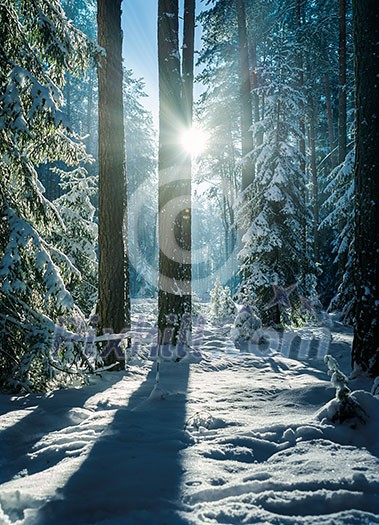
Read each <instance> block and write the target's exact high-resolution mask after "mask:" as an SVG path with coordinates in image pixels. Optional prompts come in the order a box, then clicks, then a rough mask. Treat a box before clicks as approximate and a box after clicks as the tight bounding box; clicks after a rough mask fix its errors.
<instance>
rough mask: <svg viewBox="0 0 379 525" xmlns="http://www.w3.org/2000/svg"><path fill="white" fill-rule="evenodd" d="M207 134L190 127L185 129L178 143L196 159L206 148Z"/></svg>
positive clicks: (199, 129)
mask: <svg viewBox="0 0 379 525" xmlns="http://www.w3.org/2000/svg"><path fill="white" fill-rule="evenodd" d="M207 142H208V134H207V133H206V131H204V130H203V129H201V128H197V127H192V128H189V129H185V130H184V131H183V132H182V134H181V137H180V143H181V145H182V147H183V149H184V150H185V151H186V152H187V153H189V154H190V155H192V156H193V157H198V156H199V155H201V154H202V153H203V152H204V150H205V149H206V147H207Z"/></svg>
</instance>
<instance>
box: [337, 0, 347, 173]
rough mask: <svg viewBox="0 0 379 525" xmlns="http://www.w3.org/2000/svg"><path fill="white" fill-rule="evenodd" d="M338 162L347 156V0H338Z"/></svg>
mask: <svg viewBox="0 0 379 525" xmlns="http://www.w3.org/2000/svg"><path fill="white" fill-rule="evenodd" d="M338 6H339V38H338V162H339V163H341V162H343V161H344V160H345V157H346V0H338Z"/></svg>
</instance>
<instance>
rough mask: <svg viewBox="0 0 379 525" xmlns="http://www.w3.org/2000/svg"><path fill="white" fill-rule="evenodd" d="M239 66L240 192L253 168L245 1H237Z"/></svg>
mask: <svg viewBox="0 0 379 525" xmlns="http://www.w3.org/2000/svg"><path fill="white" fill-rule="evenodd" d="M237 15H238V40H239V65H240V97H241V146H242V157H243V162H242V191H243V190H245V189H246V188H247V187H248V186H249V185H250V184H251V183H252V181H253V178H254V166H253V163H252V161H251V160H250V159H249V157H247V155H249V153H251V151H252V150H253V146H254V145H253V137H252V132H251V130H250V129H251V126H252V124H253V117H252V102H251V84H250V67H249V49H248V43H247V30H246V9H245V0H237Z"/></svg>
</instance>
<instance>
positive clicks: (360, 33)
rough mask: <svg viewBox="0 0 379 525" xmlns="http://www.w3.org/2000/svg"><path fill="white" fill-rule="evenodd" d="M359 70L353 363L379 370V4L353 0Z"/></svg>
mask: <svg viewBox="0 0 379 525" xmlns="http://www.w3.org/2000/svg"><path fill="white" fill-rule="evenodd" d="M353 28H354V44H355V75H356V110H357V112H356V119H357V120H356V129H357V144H356V160H355V192H356V193H355V206H356V215H355V220H356V231H355V252H356V253H355V260H354V270H355V271H354V277H355V285H356V294H357V300H356V310H355V319H356V321H355V334H354V341H353V365H354V366H355V367H356V368H358V369H361V370H363V371H365V372H366V373H368V374H369V375H371V376H372V377H375V376H378V375H379V290H378V283H379V257H378V254H379V213H378V210H379V177H378V165H379V159H378V155H379V135H378V131H377V115H378V99H379V89H378V71H379V53H378V42H379V4H378V2H377V1H376V0H353Z"/></svg>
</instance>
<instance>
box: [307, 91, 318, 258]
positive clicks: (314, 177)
mask: <svg viewBox="0 0 379 525" xmlns="http://www.w3.org/2000/svg"><path fill="white" fill-rule="evenodd" d="M309 106H310V111H311V115H310V117H311V118H310V124H309V149H310V152H311V158H310V160H311V174H312V201H313V224H314V228H313V246H314V256H315V260H316V261H318V258H319V233H318V227H319V194H318V173H317V163H316V132H315V108H314V105H313V102H312V100H310V103H309Z"/></svg>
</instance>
